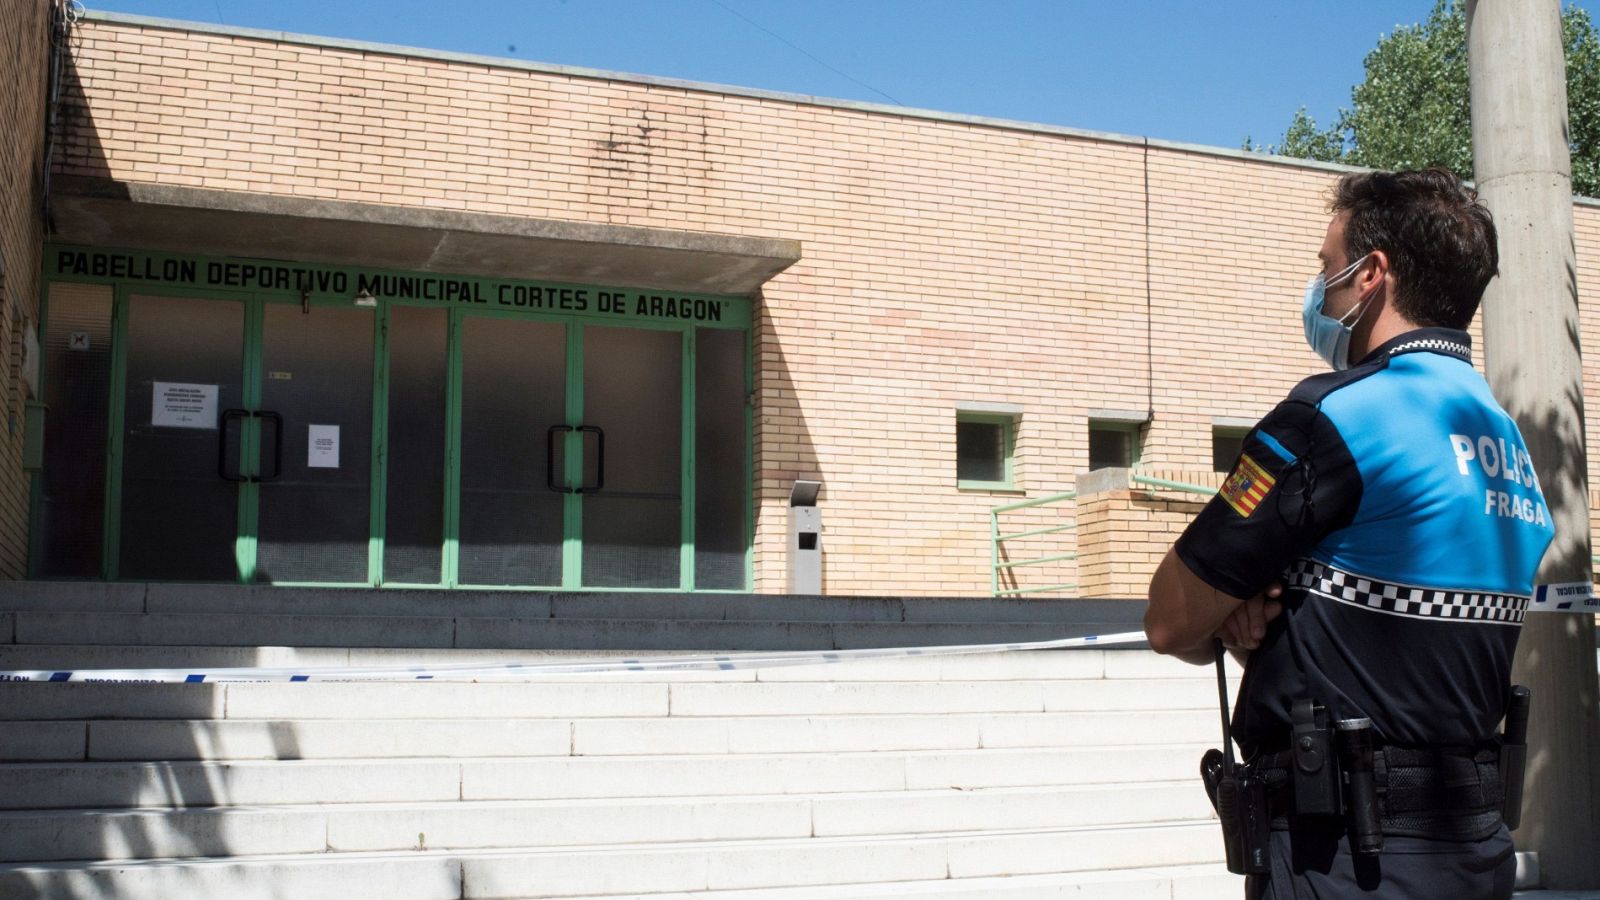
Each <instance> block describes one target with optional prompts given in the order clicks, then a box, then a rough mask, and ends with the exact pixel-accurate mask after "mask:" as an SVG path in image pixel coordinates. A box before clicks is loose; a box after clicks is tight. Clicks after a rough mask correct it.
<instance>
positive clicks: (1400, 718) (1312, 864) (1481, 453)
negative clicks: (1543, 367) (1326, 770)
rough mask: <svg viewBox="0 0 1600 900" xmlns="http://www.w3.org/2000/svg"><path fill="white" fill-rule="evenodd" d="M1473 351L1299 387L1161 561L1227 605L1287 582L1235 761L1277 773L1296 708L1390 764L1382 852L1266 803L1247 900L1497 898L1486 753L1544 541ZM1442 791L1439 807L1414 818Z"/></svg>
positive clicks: (1368, 362)
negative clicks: (1353, 729) (1263, 850)
mask: <svg viewBox="0 0 1600 900" xmlns="http://www.w3.org/2000/svg"><path fill="white" fill-rule="evenodd" d="M1470 347H1471V345H1470V338H1469V337H1468V335H1467V334H1466V333H1465V332H1463V331H1457V330H1453V329H1443V328H1424V329H1418V330H1415V331H1411V332H1408V333H1406V334H1404V335H1401V336H1399V337H1397V338H1395V339H1394V340H1391V341H1389V342H1387V343H1385V344H1384V345H1383V346H1381V347H1378V348H1377V349H1375V350H1374V351H1372V352H1371V353H1370V354H1368V355H1367V357H1366V358H1365V359H1363V360H1362V361H1361V362H1360V363H1358V364H1356V365H1354V366H1352V367H1351V368H1349V369H1347V370H1345V371H1342V372H1329V373H1325V374H1321V375H1316V376H1313V377H1311V378H1308V379H1306V380H1305V381H1303V382H1301V383H1300V384H1299V385H1298V386H1297V387H1296V388H1295V389H1294V391H1293V392H1291V393H1290V395H1289V397H1288V399H1286V400H1285V401H1283V402H1282V403H1280V404H1279V405H1278V406H1277V407H1276V408H1275V409H1274V410H1273V411H1272V412H1271V413H1269V414H1268V415H1267V416H1266V418H1264V419H1262V420H1261V422H1260V424H1258V425H1257V426H1256V428H1255V429H1254V430H1252V431H1251V432H1250V434H1249V435H1248V436H1247V437H1246V438H1245V441H1244V448H1243V452H1242V454H1241V455H1240V457H1239V459H1238V461H1237V462H1236V464H1235V466H1234V468H1233V470H1232V472H1231V473H1230V474H1229V476H1228V478H1227V480H1226V481H1225V482H1224V486H1223V488H1222V490H1221V491H1220V492H1219V493H1218V495H1217V497H1216V498H1215V499H1213V500H1212V501H1211V502H1210V503H1209V504H1208V505H1207V506H1206V508H1205V509H1204V510H1203V511H1202V512H1201V513H1200V515H1199V516H1198V517H1197V518H1196V519H1195V520H1194V522H1193V523H1191V524H1190V526H1189V528H1188V529H1187V530H1186V531H1185V532H1184V534H1183V536H1182V537H1181V538H1179V540H1178V542H1177V544H1176V548H1175V549H1176V552H1177V554H1178V556H1179V558H1180V559H1182V560H1183V562H1184V563H1185V564H1187V565H1188V567H1189V568H1190V570H1192V571H1193V572H1194V573H1195V574H1196V575H1198V576H1199V577H1200V578H1201V579H1202V580H1204V581H1205V582H1206V583H1208V584H1210V585H1211V586H1212V587H1215V588H1217V589H1218V590H1221V591H1223V592H1225V593H1227V594H1230V595H1232V596H1234V597H1253V596H1256V595H1257V594H1260V593H1261V592H1262V591H1263V590H1265V589H1266V588H1267V587H1268V586H1269V585H1271V584H1272V583H1273V582H1275V581H1280V580H1281V581H1282V583H1283V585H1284V593H1283V596H1282V602H1283V613H1282V615H1281V616H1279V617H1278V618H1277V619H1276V620H1275V621H1274V622H1272V623H1271V624H1270V626H1269V627H1268V629H1267V633H1266V636H1265V638H1264V639H1263V640H1262V642H1261V644H1260V646H1259V648H1257V649H1256V650H1254V651H1253V652H1252V653H1251V655H1250V659H1249V664H1248V665H1247V666H1246V669H1245V675H1244V681H1243V684H1242V686H1241V687H1240V691H1239V697H1238V703H1237V705H1236V707H1235V710H1234V718H1233V727H1234V735H1235V737H1236V739H1237V740H1238V742H1239V745H1240V748H1241V750H1242V751H1243V754H1244V758H1245V759H1246V760H1255V761H1256V762H1257V764H1258V766H1259V765H1262V764H1268V765H1270V764H1271V763H1272V761H1273V760H1274V759H1282V758H1283V756H1284V751H1286V750H1287V749H1288V744H1289V735H1290V730H1291V718H1290V715H1291V713H1290V710H1291V705H1292V704H1293V703H1294V701H1296V700H1297V699H1301V698H1311V699H1312V700H1314V701H1315V702H1316V703H1318V704H1321V705H1322V706H1324V707H1326V709H1327V712H1328V717H1329V719H1331V720H1338V719H1347V718H1358V717H1365V718H1370V719H1371V720H1372V726H1373V737H1374V740H1375V742H1376V743H1377V745H1378V746H1379V747H1381V748H1384V749H1385V750H1386V752H1387V753H1388V754H1389V756H1390V759H1391V763H1392V764H1394V765H1396V766H1397V767H1396V768H1395V769H1394V770H1393V771H1389V772H1381V771H1380V772H1379V782H1380V798H1386V799H1381V801H1380V802H1383V803H1385V804H1386V808H1387V809H1388V812H1386V813H1385V815H1384V817H1383V819H1382V825H1383V829H1384V833H1385V847H1384V851H1383V853H1382V854H1381V855H1379V856H1377V857H1376V858H1373V857H1368V856H1353V855H1352V854H1351V852H1350V850H1349V847H1348V842H1347V841H1345V840H1344V835H1343V831H1342V828H1338V827H1334V828H1328V827H1323V828H1320V829H1319V828H1316V827H1305V826H1303V824H1302V823H1301V822H1300V821H1298V820H1296V819H1294V818H1292V816H1291V813H1292V807H1290V808H1288V809H1287V810H1286V809H1285V803H1284V802H1281V801H1280V802H1276V804H1275V807H1274V811H1275V813H1277V814H1278V817H1277V818H1276V819H1275V821H1274V832H1273V834H1272V838H1271V851H1272V852H1271V857H1272V870H1273V871H1272V875H1271V876H1252V878H1251V884H1250V885H1249V889H1248V890H1249V893H1250V895H1251V896H1261V897H1312V896H1314V897H1319V898H1326V897H1344V896H1368V897H1370V896H1382V897H1385V898H1388V897H1413V896H1417V897H1462V898H1466V897H1473V898H1477V897H1509V896H1510V895H1511V884H1512V879H1513V877H1514V871H1515V861H1514V858H1513V854H1512V847H1511V841H1510V837H1509V835H1508V834H1507V832H1506V829H1505V826H1504V824H1503V823H1502V822H1501V819H1500V815H1499V805H1498V803H1499V793H1498V792H1499V790H1500V785H1499V784H1498V779H1497V777H1496V773H1495V767H1494V764H1493V753H1494V751H1493V741H1494V736H1495V733H1496V731H1497V728H1498V725H1499V722H1500V720H1501V718H1502V717H1503V716H1504V713H1505V709H1506V703H1507V700H1508V697H1509V690H1510V689H1509V683H1510V672H1511V659H1512V654H1513V653H1514V651H1515V649H1516V644H1517V636H1518V633H1519V632H1520V631H1521V623H1522V618H1523V614H1524V613H1525V611H1526V610H1527V606H1528V602H1529V596H1530V595H1531V593H1532V590H1533V577H1534V571H1535V569H1536V568H1537V567H1538V564H1539V560H1540V558H1541V557H1542V556H1543V555H1544V551H1545V548H1546V547H1547V546H1548V545H1549V543H1550V541H1551V539H1552V537H1553V536H1554V528H1553V525H1552V523H1551V517H1550V511H1549V509H1548V508H1547V507H1546V506H1545V501H1544V497H1543V495H1542V493H1541V492H1540V490H1539V482H1538V479H1537V477H1536V476H1535V474H1534V471H1533V463H1532V460H1531V458H1530V457H1529V455H1528V451H1527V447H1526V445H1525V444H1524V443H1523V440H1522V436H1521V434H1520V432H1519V431H1518V429H1517V426H1516V423H1515V422H1514V421H1513V420H1512V419H1511V417H1510V416H1509V415H1507V414H1506V412H1505V411H1504V410H1503V409H1502V408H1501V407H1500V405H1499V404H1498V403H1496V402H1495V399H1494V397H1493V396H1492V395H1491V394H1490V392H1489V387H1488V385H1487V384H1486V383H1485V382H1484V380H1483V378H1482V376H1480V375H1479V374H1478V373H1477V372H1476V371H1475V370H1474V369H1473V368H1472V362H1471V349H1470ZM1406 754H1410V756H1407V755H1406ZM1400 762H1405V763H1408V764H1410V763H1416V764H1417V766H1419V767H1418V768H1414V769H1412V770H1410V772H1411V775H1410V776H1407V775H1406V774H1405V770H1402V769H1400V768H1398V763H1400ZM1440 779H1448V780H1449V781H1450V783H1451V785H1452V787H1450V789H1449V797H1448V798H1447V800H1448V802H1445V803H1443V805H1442V806H1441V804H1440V803H1437V802H1436V803H1432V804H1431V807H1430V808H1429V809H1423V810H1418V809H1416V808H1415V807H1417V806H1419V803H1418V796H1423V797H1424V798H1426V796H1427V792H1428V791H1430V790H1432V791H1434V792H1435V793H1436V794H1437V782H1439V780H1440ZM1268 782H1269V784H1271V783H1272V780H1271V779H1270V778H1269V779H1268ZM1408 791H1410V792H1411V794H1413V795H1417V796H1411V797H1409V799H1404V800H1403V799H1402V796H1403V795H1406V794H1407V792H1408ZM1419 791H1420V792H1421V794H1418V792H1419ZM1280 793H1281V791H1280ZM1434 799H1435V800H1437V797H1435V798H1434ZM1402 806H1406V807H1407V808H1406V809H1404V810H1401V811H1400V812H1396V810H1398V809H1400V807H1402ZM1420 806H1423V807H1429V806H1430V804H1429V803H1427V802H1422V803H1420ZM1380 886H1381V891H1380V892H1379V893H1378V894H1376V895H1374V894H1372V893H1371V891H1372V890H1373V889H1375V888H1378V887H1380Z"/></svg>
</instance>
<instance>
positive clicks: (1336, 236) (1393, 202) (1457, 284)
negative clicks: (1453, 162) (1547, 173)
mask: <svg viewBox="0 0 1600 900" xmlns="http://www.w3.org/2000/svg"><path fill="white" fill-rule="evenodd" d="M1330 208H1331V211H1332V212H1333V213H1334V220H1333V223H1332V224H1331V225H1330V226H1329V234H1328V237H1329V240H1330V243H1332V244H1335V245H1342V246H1338V249H1339V250H1342V251H1343V252H1342V254H1340V255H1342V256H1343V259H1342V260H1340V259H1331V260H1330V259H1324V263H1325V264H1328V265H1330V266H1332V268H1330V270H1329V271H1336V270H1337V269H1338V268H1340V267H1343V266H1348V265H1350V264H1353V263H1355V262H1357V261H1358V260H1361V259H1362V258H1363V257H1367V259H1368V260H1369V262H1368V263H1365V264H1363V265H1361V266H1359V267H1358V269H1370V270H1378V269H1380V268H1382V269H1384V270H1385V271H1384V272H1383V273H1382V274H1383V275H1384V276H1385V277H1383V278H1382V281H1384V282H1386V287H1387V290H1386V291H1384V294H1385V295H1386V301H1387V305H1388V306H1390V307H1391V308H1392V310H1393V312H1394V313H1397V314H1398V315H1399V316H1400V317H1401V318H1402V319H1404V320H1406V321H1407V322H1409V323H1410V324H1411V325H1412V326H1421V327H1430V326H1437V327H1444V328H1466V327H1467V325H1468V323H1470V322H1471V321H1472V317H1473V316H1474V315H1475V314H1476V313H1477V311H1478V304H1479V302H1480V301H1481V300H1482V299H1483V291H1484V288H1485V287H1487V286H1488V284H1489V279H1491V278H1493V277H1494V276H1495V275H1496V274H1498V269H1499V264H1500V253H1499V250H1498V249H1497V247H1496V241H1495V230H1494V219H1493V218H1492V217H1491V216H1490V215H1489V210H1488V208H1487V207H1485V206H1484V205H1483V204H1482V203H1480V202H1478V195H1477V192H1476V191H1473V190H1472V189H1470V188H1468V187H1467V186H1466V185H1463V184H1462V183H1461V179H1459V178H1457V177H1456V176H1455V175H1453V174H1451V173H1450V172H1447V171H1445V170H1443V169H1425V170H1422V171H1413V172H1362V173H1359V174H1352V175H1346V176H1344V177H1343V178H1341V179H1339V183H1338V185H1337V186H1335V188H1334V192H1333V200H1332V202H1331V203H1330ZM1332 249H1333V248H1332V247H1328V246H1325V247H1324V255H1325V256H1326V255H1330V254H1329V251H1330V250H1332ZM1363 274H1364V275H1365V276H1366V278H1363ZM1376 274H1379V273H1378V272H1377V271H1369V272H1367V273H1360V274H1357V275H1356V278H1355V279H1352V280H1354V281H1363V280H1366V279H1370V278H1371V276H1373V275H1376ZM1375 287H1376V285H1375ZM1374 293H1376V291H1374ZM1329 299H1330V301H1331V300H1332V299H1333V298H1332V296H1331V293H1330V298H1329Z"/></svg>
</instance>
